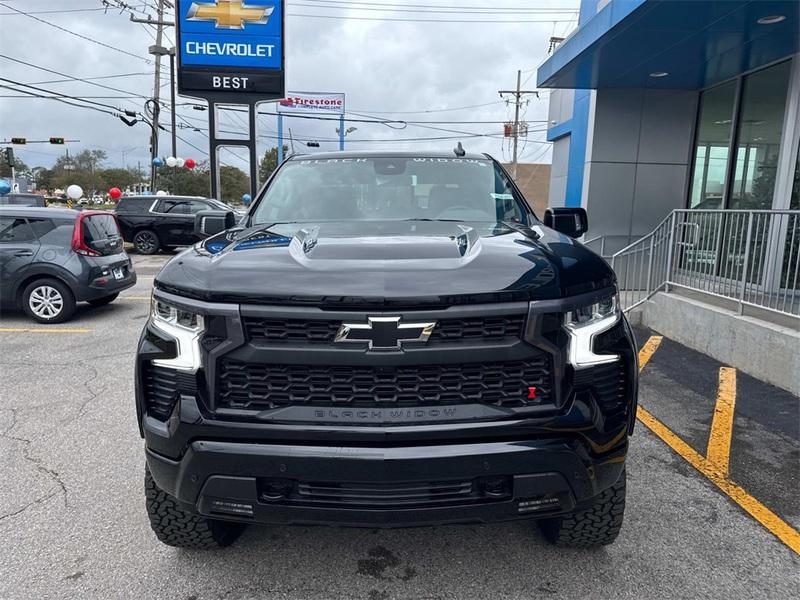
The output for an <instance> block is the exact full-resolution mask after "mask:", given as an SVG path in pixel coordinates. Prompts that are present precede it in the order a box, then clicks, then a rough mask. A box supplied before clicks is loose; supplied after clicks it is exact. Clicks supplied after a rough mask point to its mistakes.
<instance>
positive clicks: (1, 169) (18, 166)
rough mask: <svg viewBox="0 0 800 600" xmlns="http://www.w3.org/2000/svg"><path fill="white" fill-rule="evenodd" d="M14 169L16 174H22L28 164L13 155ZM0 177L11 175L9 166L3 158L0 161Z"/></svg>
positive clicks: (26, 169)
mask: <svg viewBox="0 0 800 600" xmlns="http://www.w3.org/2000/svg"><path fill="white" fill-rule="evenodd" d="M14 169H15V170H16V172H17V175H18V176H19V175H23V174H24V173H26V172H27V171H28V165H26V164H25V163H24V162H22V161H21V160H20V159H19V158H17V157H14ZM0 177H11V167H9V166H8V165H7V164H6V161H5V160H3V161H2V163H0Z"/></svg>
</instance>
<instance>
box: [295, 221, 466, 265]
mask: <svg viewBox="0 0 800 600" xmlns="http://www.w3.org/2000/svg"><path fill="white" fill-rule="evenodd" d="M479 239H480V238H479V235H478V233H477V232H476V231H475V230H474V229H473V228H472V227H468V226H465V225H460V224H459V225H455V224H454V225H453V227H452V228H450V231H448V232H444V231H442V232H439V233H438V235H429V234H427V235H426V234H422V233H417V232H415V231H414V226H413V225H412V226H411V227H410V230H408V231H405V232H402V233H399V232H398V233H388V232H381V233H378V234H376V235H371V234H368V233H366V232H364V233H362V234H360V235H355V236H352V235H351V236H347V237H339V236H336V234H335V233H333V232H332V235H330V236H327V237H326V235H325V231H321V230H320V227H309V228H303V229H301V230H300V231H298V232H297V234H296V235H295V239H294V240H293V242H292V244H291V245H290V251H291V252H292V254H293V255H294V256H295V257H296V258H298V259H299V260H300V262H306V261H318V260H336V261H342V260H345V261H347V260H353V261H416V260H430V259H463V258H465V257H467V256H468V255H469V254H470V253H471V252H473V251H475V250H476V248H477V246H478V244H479Z"/></svg>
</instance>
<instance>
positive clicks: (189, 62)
mask: <svg viewBox="0 0 800 600" xmlns="http://www.w3.org/2000/svg"><path fill="white" fill-rule="evenodd" d="M284 8H285V6H284V1H283V0H177V1H176V5H175V17H176V18H175V26H176V30H177V31H176V33H177V39H176V42H177V59H178V61H177V62H178V93H179V94H181V95H182V96H192V97H195V98H203V99H205V100H206V101H207V102H208V108H209V111H208V141H209V158H210V160H211V195H212V196H214V197H215V198H218V199H221V197H220V196H221V195H220V182H219V164H220V163H219V159H218V152H219V149H220V148H221V147H229V146H244V147H246V148H247V149H248V151H249V154H250V193H251V196H253V197H255V193H256V189H257V186H258V156H257V154H256V150H257V148H256V120H257V116H258V115H257V110H256V107H257V105H258V103H259V102H264V101H267V100H280V99H281V98H283V97H284V96H285V94H286V88H285V85H284V82H285V79H286V73H285V64H284V63H285V61H284V56H285V55H286V47H285V46H286V43H285V36H284V30H285V28H284V18H285V13H284ZM231 104H243V105H246V106H247V112H248V117H249V118H248V121H249V127H248V129H249V136H248V138H247V139H246V140H242V139H241V138H236V139H234V138H231V137H220V136H218V132H217V120H218V118H217V109H218V107H219V106H221V105H231Z"/></svg>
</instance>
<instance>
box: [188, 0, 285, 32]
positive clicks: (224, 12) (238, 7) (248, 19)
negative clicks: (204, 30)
mask: <svg viewBox="0 0 800 600" xmlns="http://www.w3.org/2000/svg"><path fill="white" fill-rule="evenodd" d="M274 10H275V7H274V6H247V5H246V4H245V2H244V0H217V1H216V2H215V3H214V4H203V3H200V2H193V3H192V6H191V7H189V12H188V13H186V18H187V19H188V20H189V21H215V22H216V23H215V26H216V28H217V29H244V26H245V23H259V24H261V25H266V24H267V22H268V21H269V17H270V15H272V11H274Z"/></svg>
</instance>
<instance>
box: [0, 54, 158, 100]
mask: <svg viewBox="0 0 800 600" xmlns="http://www.w3.org/2000/svg"><path fill="white" fill-rule="evenodd" d="M0 58H4V59H6V60H10V61H12V62H15V63H19V64H21V65H25V66H26V67H32V68H34V69H39V70H40V71H46V72H47V73H52V74H54V75H60V76H61V77H68V78H69V79H71V80H73V81H82V82H84V83H88V84H89V85H93V86H95V87H99V88H103V89H106V90H111V91H112V92H121V93H123V94H131V95H134V96H137V97H139V98H144V99H146V98H147V96H144V95H142V94H136V93H135V92H130V91H128V90H122V89H120V88H115V87H111V86H108V85H103V84H102V83H96V82H94V81H90V80H88V79H84V78H83V77H76V76H74V75H68V74H67V73H62V72H61V71H56V70H54V69H49V68H47V67H42V66H40V65H35V64H33V63H29V62H27V61H24V60H20V59H18V58H14V57H13V56H7V55H5V54H0ZM31 85H34V84H31Z"/></svg>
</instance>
